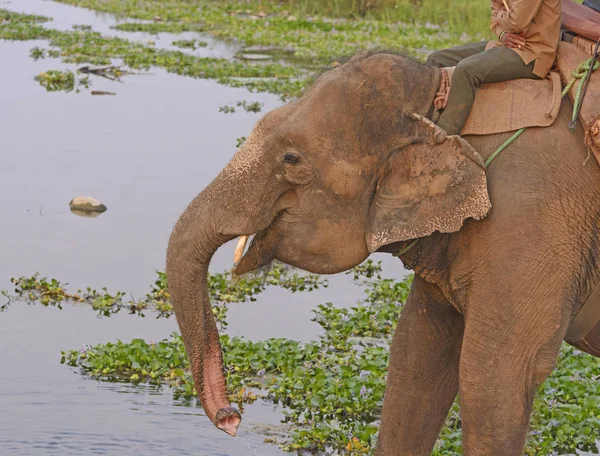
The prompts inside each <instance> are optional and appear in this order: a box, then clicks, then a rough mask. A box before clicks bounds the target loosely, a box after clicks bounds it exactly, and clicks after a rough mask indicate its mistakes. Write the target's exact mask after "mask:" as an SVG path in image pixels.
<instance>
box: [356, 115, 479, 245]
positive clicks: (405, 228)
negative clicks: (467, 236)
mask: <svg viewBox="0 0 600 456" xmlns="http://www.w3.org/2000/svg"><path fill="white" fill-rule="evenodd" d="M409 117H410V119H411V120H410V121H411V122H414V123H415V125H414V131H415V133H414V135H413V137H412V138H411V139H409V140H407V141H408V145H406V146H405V147H403V148H401V149H399V150H397V151H396V152H394V153H393V154H392V155H391V158H390V161H389V163H388V166H387V167H386V170H385V173H384V175H383V176H382V178H381V179H380V181H379V183H378V185H377V190H376V194H375V197H374V199H373V202H372V205H371V207H370V213H369V218H368V222H367V246H368V248H369V251H370V252H375V251H376V250H377V249H378V248H380V247H381V246H383V245H386V244H391V243H393V242H398V241H407V240H410V239H416V238H420V237H424V236H428V235H430V234H432V233H433V232H434V231H439V232H441V233H451V232H454V231H458V230H459V229H460V228H461V227H462V225H463V222H464V221H465V220H466V219H468V218H474V219H481V218H483V217H485V216H486V215H487V213H488V211H489V209H490V207H491V204H490V200H489V196H488V191H487V178H486V171H485V165H484V162H483V159H482V158H481V156H480V155H479V154H478V153H477V151H476V150H475V149H473V148H472V147H471V145H470V144H469V143H467V142H466V141H465V140H464V139H463V138H461V137H460V136H448V135H446V132H445V131H444V130H442V129H441V128H439V127H438V126H437V125H435V124H434V123H433V122H431V121H430V120H429V119H426V118H424V117H422V116H420V115H418V114H411V115H410V116H409Z"/></svg>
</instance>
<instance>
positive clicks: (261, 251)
mask: <svg viewBox="0 0 600 456" xmlns="http://www.w3.org/2000/svg"><path fill="white" fill-rule="evenodd" d="M270 228H271V227H268V228H266V229H264V230H261V231H259V232H257V233H255V234H254V235H250V236H249V235H245V236H240V238H239V240H238V245H237V247H236V251H235V254H234V270H233V272H234V273H235V275H237V276H241V275H244V274H247V273H248V272H251V271H255V270H256V269H259V268H262V267H264V266H266V265H268V264H269V263H270V262H271V261H273V259H274V258H275V251H274V250H275V249H274V247H273V246H274V245H275V242H274V238H275V236H274V234H273V230H271V229H270ZM250 237H252V239H250ZM248 243H249V244H250V246H249V247H248V250H247V251H246V252H245V253H244V250H245V248H246V245H247V244H248Z"/></svg>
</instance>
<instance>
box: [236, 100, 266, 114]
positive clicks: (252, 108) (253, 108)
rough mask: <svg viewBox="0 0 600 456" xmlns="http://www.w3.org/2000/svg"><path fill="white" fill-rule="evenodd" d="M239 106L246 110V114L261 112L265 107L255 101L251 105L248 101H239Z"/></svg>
mask: <svg viewBox="0 0 600 456" xmlns="http://www.w3.org/2000/svg"><path fill="white" fill-rule="evenodd" d="M237 106H238V107H241V108H244V110H245V111H246V112H260V111H261V110H262V107H263V106H264V105H263V103H260V102H258V101H255V102H254V103H250V102H248V101H238V102H237Z"/></svg>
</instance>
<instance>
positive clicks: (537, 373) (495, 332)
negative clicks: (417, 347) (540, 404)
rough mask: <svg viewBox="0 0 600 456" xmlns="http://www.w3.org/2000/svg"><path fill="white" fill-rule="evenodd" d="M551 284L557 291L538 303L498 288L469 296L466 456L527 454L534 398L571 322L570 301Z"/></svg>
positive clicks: (464, 360)
mask: <svg viewBox="0 0 600 456" xmlns="http://www.w3.org/2000/svg"><path fill="white" fill-rule="evenodd" d="M498 282H501V281H500V279H498ZM507 282H508V281H507ZM530 283H531V282H530ZM515 288H517V289H520V290H521V292H524V290H525V288H520V287H515ZM540 288H542V287H541V286H533V287H532V286H530V287H529V289H530V291H531V292H533V293H534V294H537V293H539V292H540ZM548 288H549V289H550V291H551V292H554V293H555V294H554V295H553V296H552V295H547V294H546V293H539V295H538V296H537V297H536V300H535V301H534V300H529V299H528V298H527V297H523V296H521V299H519V297H518V296H516V295H515V294H512V293H510V292H509V293H507V292H505V291H504V290H497V289H496V290H494V291H493V292H492V293H485V294H479V295H478V296H476V297H474V299H470V300H469V306H468V307H467V311H466V317H465V333H464V338H463V346H462V351H461V361H460V410H461V419H462V430H463V448H464V454H465V456H519V455H522V454H523V453H524V450H525V443H526V438H527V432H528V429H529V420H530V414H531V410H532V405H533V399H534V396H535V394H536V391H537V389H538V387H539V385H540V384H541V383H542V382H543V381H544V380H545V379H546V377H547V376H548V375H549V374H550V373H551V372H552V370H553V369H554V368H555V365H556V358H557V356H558V352H559V350H560V346H561V343H562V339H563V337H564V335H565V332H566V327H567V324H568V313H567V312H562V311H561V305H562V303H563V302H564V301H563V300H562V299H561V298H560V297H558V296H557V295H558V293H556V292H555V290H554V288H552V287H550V286H548ZM538 300H539V301H538ZM535 302H539V303H543V306H542V305H538V306H535V305H533V303H535Z"/></svg>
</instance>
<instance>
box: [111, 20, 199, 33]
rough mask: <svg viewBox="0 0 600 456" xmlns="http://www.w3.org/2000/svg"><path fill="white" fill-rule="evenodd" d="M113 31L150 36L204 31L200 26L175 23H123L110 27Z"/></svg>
mask: <svg viewBox="0 0 600 456" xmlns="http://www.w3.org/2000/svg"><path fill="white" fill-rule="evenodd" d="M111 28H112V29H114V30H119V31H121V32H141V33H148V34H151V35H158V34H159V33H183V32H189V31H192V32H201V31H203V30H204V28H203V27H202V25H199V24H187V23H177V22H151V23H142V22H123V23H121V24H117V25H114V26H112V27H111Z"/></svg>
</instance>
